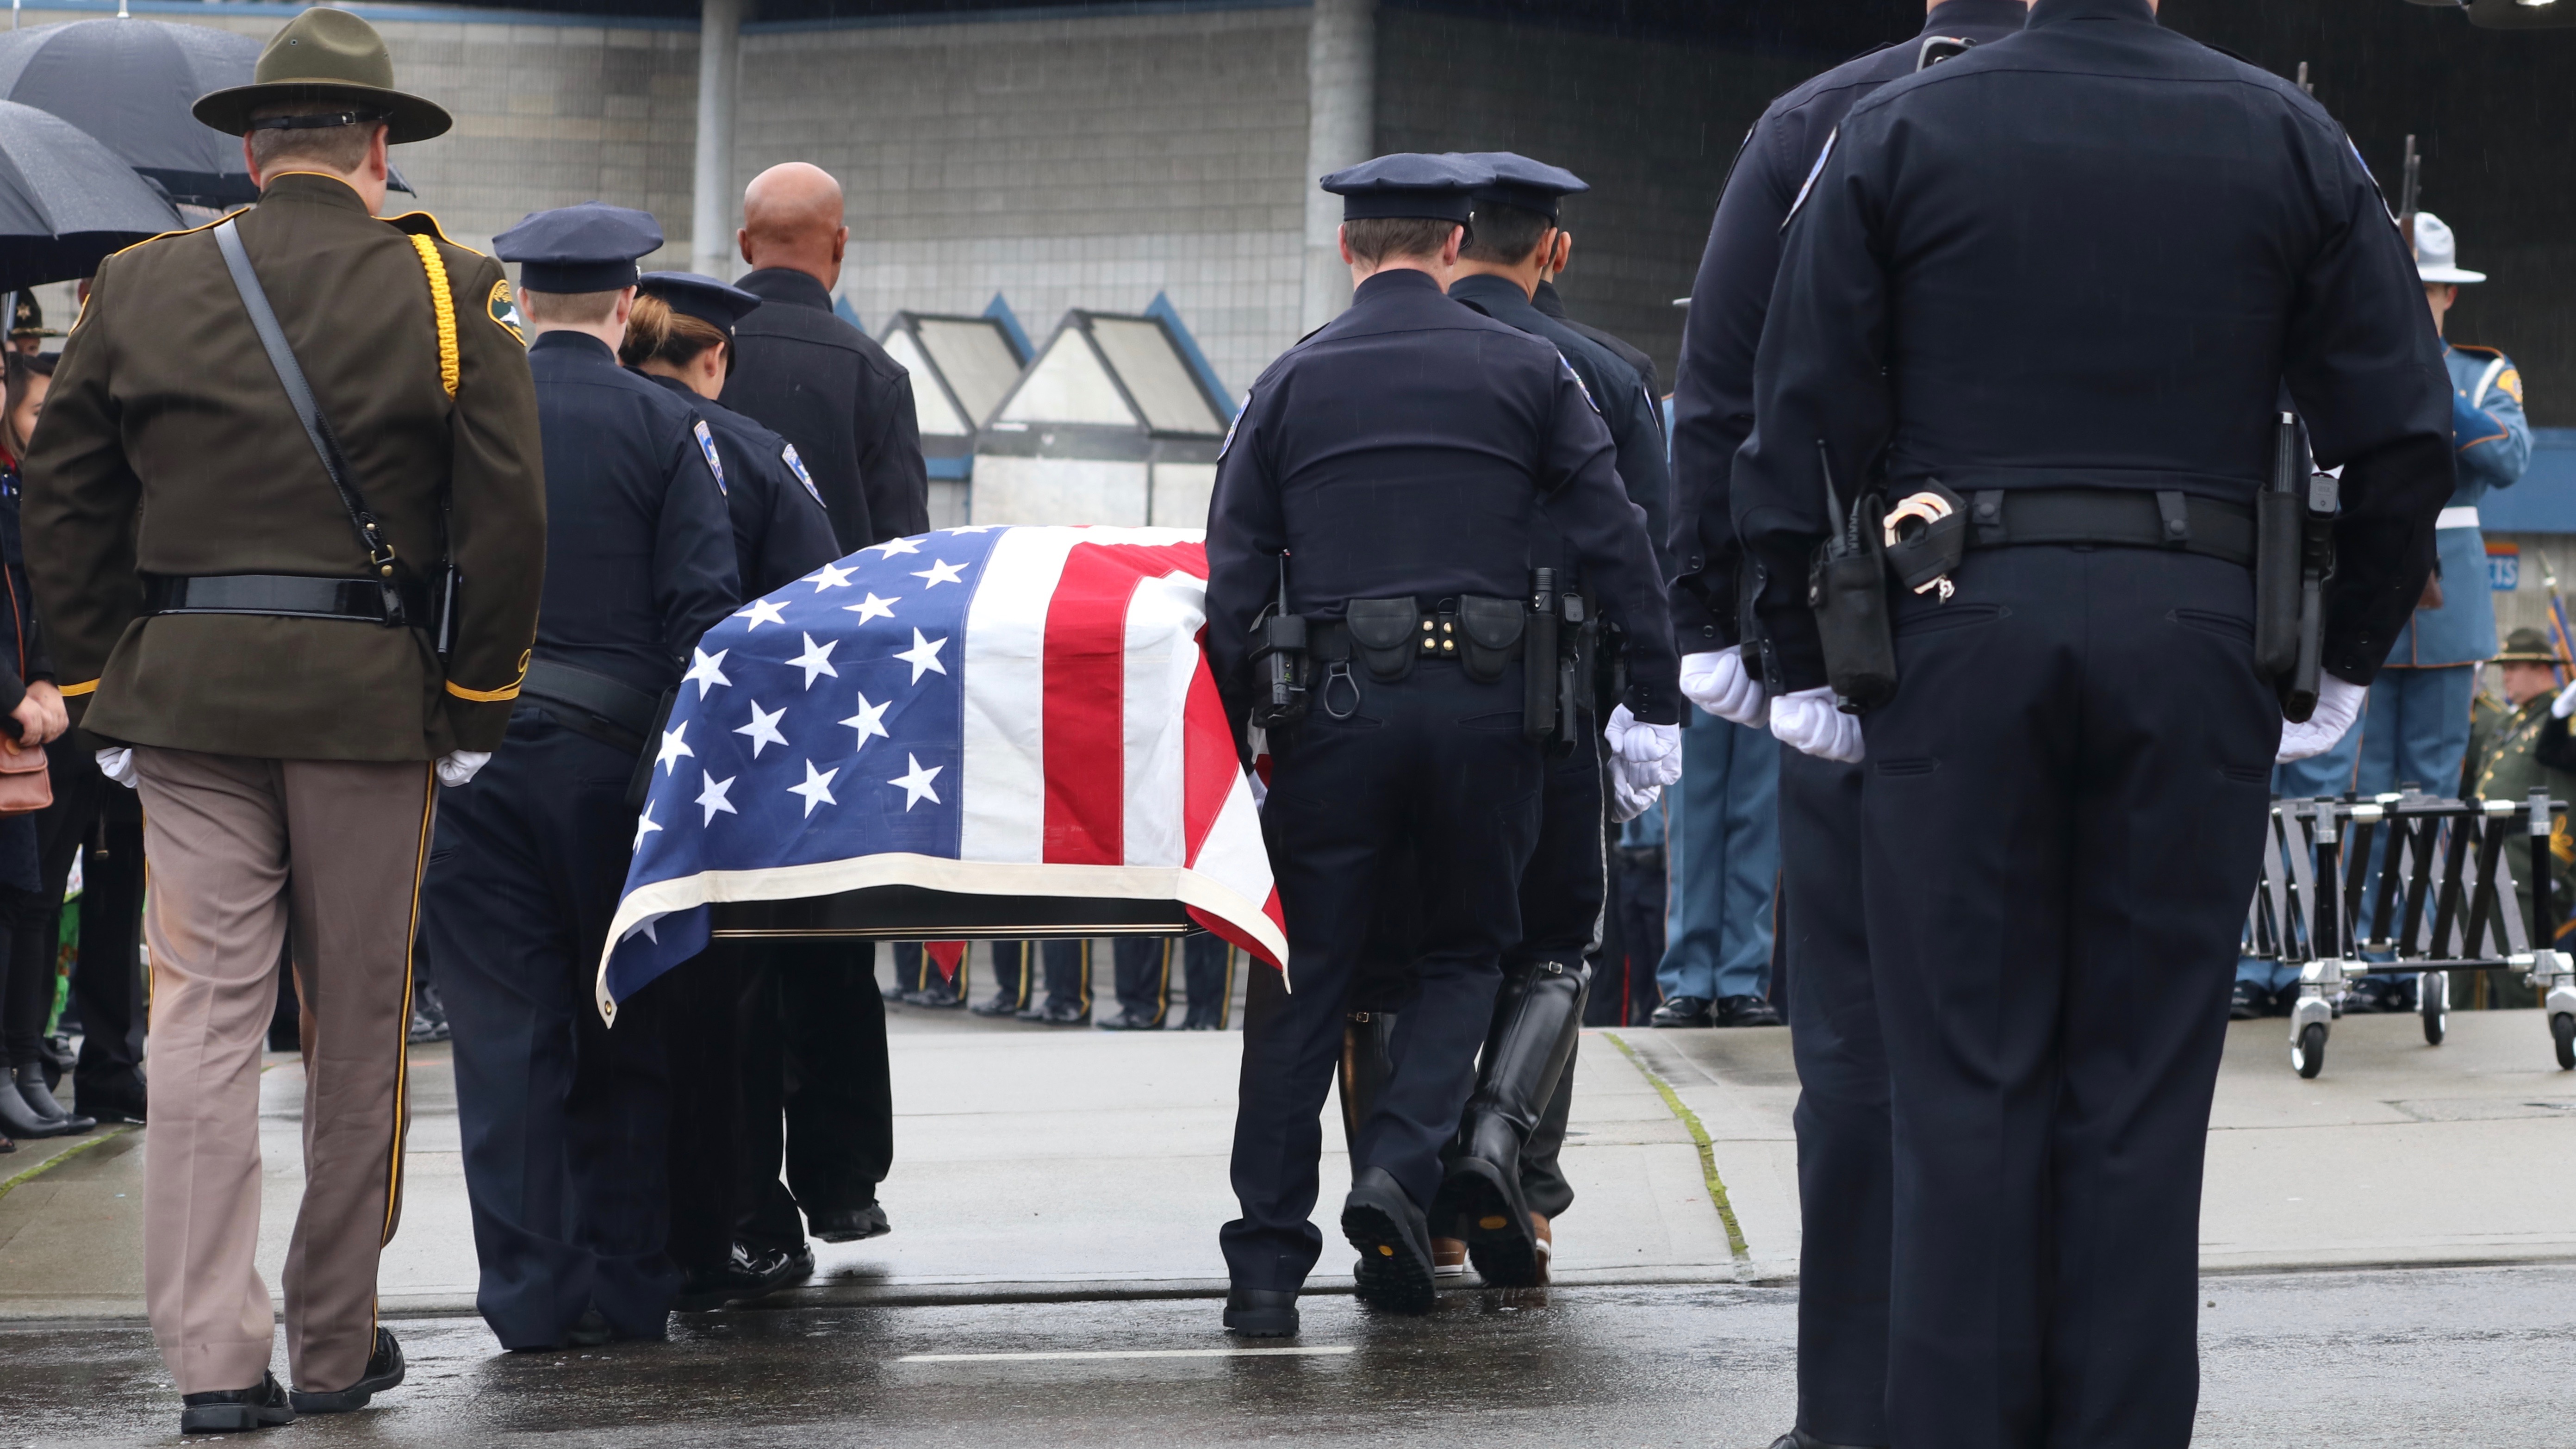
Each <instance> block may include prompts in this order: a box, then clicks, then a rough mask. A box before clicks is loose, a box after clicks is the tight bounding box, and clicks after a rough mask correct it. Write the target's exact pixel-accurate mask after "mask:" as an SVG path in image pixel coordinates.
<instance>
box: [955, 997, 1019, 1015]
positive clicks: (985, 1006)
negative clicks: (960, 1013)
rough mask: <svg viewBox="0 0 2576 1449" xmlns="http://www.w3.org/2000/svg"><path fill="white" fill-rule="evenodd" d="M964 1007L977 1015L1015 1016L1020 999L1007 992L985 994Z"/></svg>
mask: <svg viewBox="0 0 2576 1449" xmlns="http://www.w3.org/2000/svg"><path fill="white" fill-rule="evenodd" d="M966 1009H967V1010H968V1011H971V1012H973V1013H975V1014H976V1015H977V1016H1017V1015H1019V1012H1020V999H1019V998H1018V997H1016V996H1011V995H1007V994H1002V995H994V996H987V997H985V998H984V999H983V1000H981V1001H979V1002H976V1003H975V1004H974V1005H973V1006H970V1007H968V1008H966Z"/></svg>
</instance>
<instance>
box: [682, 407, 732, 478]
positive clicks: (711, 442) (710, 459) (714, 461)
mask: <svg viewBox="0 0 2576 1449" xmlns="http://www.w3.org/2000/svg"><path fill="white" fill-rule="evenodd" d="M689 431H690V432H691V433H692V434H694V435H696V437H697V440H698V451H699V452H701V453H704V454H706V455H707V471H708V472H710V473H713V474H715V475H716V491H717V492H718V493H730V492H731V491H732V490H730V489H728V488H726V487H725V480H724V459H722V458H719V457H717V456H716V435H715V434H714V433H712V432H709V431H708V430H707V420H706V419H704V418H700V419H698V420H697V422H696V423H695V424H693V425H692V426H691V427H690V428H689Z"/></svg>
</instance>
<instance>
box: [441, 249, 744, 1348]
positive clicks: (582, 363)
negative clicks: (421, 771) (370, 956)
mask: <svg viewBox="0 0 2576 1449" xmlns="http://www.w3.org/2000/svg"><path fill="white" fill-rule="evenodd" d="M661 244H662V231H661V228H660V227H658V226H656V225H654V222H653V218H652V217H651V216H650V215H649V214H647V213H645V212H641V211H632V210H629V209H627V208H625V207H622V206H605V205H602V204H600V203H598V202H595V201H594V202H585V203H583V204H582V205H579V206H568V207H565V208H563V209H561V210H559V211H541V212H537V213H535V214H534V215H531V216H529V217H527V218H526V219H524V220H522V221H521V222H520V223H519V224H518V225H517V226H514V227H512V228H510V229H509V230H508V231H505V232H503V233H501V234H500V235H499V236H497V237H494V238H493V246H494V247H495V249H496V250H498V251H499V253H500V254H501V257H502V259H503V260H505V261H514V262H517V263H519V264H520V270H519V281H520V285H521V288H522V291H521V294H520V298H519V305H520V307H521V309H522V310H523V312H524V315H525V317H526V323H527V326H528V328H529V330H530V332H531V333H532V334H533V335H532V339H531V342H530V345H529V348H528V365H529V366H530V368H532V369H533V370H534V372H535V374H536V381H537V408H538V417H539V419H540V421H541V423H542V425H543V429H544V434H545V458H546V511H547V512H548V514H550V515H551V516H552V517H553V518H554V519H555V520H556V524H557V526H556V528H555V530H554V531H553V533H552V534H551V535H550V536H549V537H548V538H547V540H546V567H545V602H544V608H543V610H542V611H541V612H540V614H539V615H538V626H537V645H536V658H535V661H534V662H533V663H531V664H530V665H529V666H528V677H527V682H526V684H525V685H523V686H522V687H521V690H520V694H519V700H518V708H517V709H516V710H515V711H514V712H513V713H512V715H511V717H510V732H509V738H508V740H507V741H506V742H505V743H504V744H503V745H502V746H501V748H500V750H499V751H498V752H496V753H495V754H494V756H493V759H492V763H491V764H490V765H489V766H488V767H486V768H485V770H484V771H483V773H482V774H481V775H480V776H478V777H476V779H475V780H474V782H473V783H472V784H471V785H468V786H465V787H464V788H462V789H459V790H454V791H451V792H449V794H448V797H447V802H446V803H447V808H446V810H445V812H444V813H443V815H442V817H441V818H440V820H439V825H438V848H437V851H436V853H435V854H434V855H433V856H432V857H431V859H430V867H429V904H430V912H429V922H430V949H431V953H432V955H433V956H435V957H436V959H437V960H438V962H439V982H440V988H439V989H440V991H441V993H442V994H443V995H444V996H445V997H446V999H447V1016H448V1022H449V1024H450V1025H451V1026H452V1027H453V1028H454V1029H455V1044H456V1046H455V1050H456V1116H457V1125H458V1129H459V1131H460V1134H461V1135H462V1137H463V1139H464V1154H465V1192H466V1197H467V1199H468V1201H469V1202H470V1203H471V1205H472V1209H473V1220H474V1254H475V1257H476V1258H477V1259H478V1260H479V1261H480V1263H481V1265H482V1278H481V1285H480V1287H479V1288H478V1289H477V1291H476V1293H475V1299H474V1306H475V1308H476V1309H477V1310H478V1311H480V1312H481V1313H482V1315H483V1321H484V1322H486V1323H488V1324H490V1325H491V1326H492V1332H493V1334H494V1336H496V1337H498V1338H499V1339H500V1340H501V1346H502V1347H503V1348H508V1349H545V1348H555V1347H558V1346H561V1345H563V1344H566V1343H599V1342H602V1341H605V1340H606V1339H608V1338H611V1337H619V1338H644V1339H658V1338H660V1337H662V1335H663V1331H664V1324H665V1321H666V1319H667V1317H668V1314H669V1309H670V1306H671V1299H672V1296H673V1294H674V1293H675V1292H676V1290H677V1289H678V1287H679V1275H678V1273H677V1272H675V1271H674V1270H673V1267H672V1265H671V1262H670V1260H669V1259H668V1258H667V1257H666V1256H665V1255H664V1244H665V1237H666V1232H667V1212H666V1201H665V1196H664V1184H663V1181H662V1175H663V1172H664V1162H665V1158H666V1154H667V1152H668V1150H669V1145H668V1141H667V1132H668V1127H667V1116H666V1114H667V1111H668V1106H669V1103H668V1096H669V1089H670V1082H669V1080H668V1075H667V1071H666V1069H665V1067H664V1064H663V1060H662V1057H663V1044H662V1041H661V1039H660V1037H659V1035H658V1030H657V1024H656V1021H655V1013H656V1012H657V1011H659V1010H661V1009H662V1006H663V1004H664V1001H663V998H661V997H660V996H658V995H657V994H656V992H654V991H646V992H643V993H640V994H638V995H637V996H636V997H635V998H634V999H632V1000H630V1001H628V1002H626V1003H625V1004H623V1005H622V1006H621V1007H620V1008H619V1010H618V1014H617V1015H618V1019H617V1023H616V1027H615V1029H614V1030H610V1029H609V1028H608V1027H607V1026H605V1025H604V1024H603V1023H602V1022H601V1020H600V1015H599V1009H598V1008H597V1007H596V1006H595V1005H593V1002H594V1000H595V996H594V992H595V987H594V984H593V983H594V981H595V979H596V977H597V974H598V971H599V958H600V951H601V948H602V947H603V946H604V945H605V944H606V938H607V931H608V918H609V916H610V915H611V913H613V912H614V911H615V910H616V908H617V894H618V891H619V889H620V888H621V887H622V886H623V885H624V884H625V880H626V863H627V860H628V858H629V856H630V855H632V853H633V848H634V841H635V836H636V833H637V831H638V830H639V829H643V828H647V826H646V825H644V824H642V823H639V822H638V821H637V819H636V816H635V807H634V806H633V805H631V804H629V803H628V801H629V799H630V798H631V796H630V782H632V781H633V780H634V777H635V776H636V774H637V771H638V760H639V757H641V759H642V762H643V767H644V768H650V766H651V763H652V751H651V749H650V742H651V737H652V734H653V731H654V727H655V725H656V723H657V722H658V716H659V713H660V711H661V709H662V706H663V701H664V698H665V696H667V695H668V694H669V693H670V692H671V691H672V690H673V689H675V688H677V687H678V686H679V684H680V682H681V679H680V677H681V672H682V670H683V668H684V667H685V666H686V664H687V661H688V660H689V657H690V653H691V650H692V647H693V646H694V645H695V644H696V642H697V640H698V636H699V635H701V634H703V633H705V632H706V630H707V627H708V626H709V625H711V624H713V623H715V622H716V621H717V620H719V619H721V618H723V617H724V616H725V615H726V614H727V613H729V612H731V611H732V609H733V607H734V605H735V602H736V585H735V579H736V574H735V565H734V544H733V529H732V527H731V525H730V522H729V520H728V519H727V517H726V509H725V495H724V493H723V491H722V489H721V487H720V485H719V484H718V483H717V481H716V478H715V475H714V472H713V470H712V469H711V468H710V467H709V466H708V463H707V456H706V451H705V448H704V446H703V445H702V443H701V442H700V440H699V437H698V432H697V427H698V423H699V417H698V414H697V412H696V410H695V409H694V408H693V407H692V406H691V405H690V403H689V402H688V401H687V400H686V399H685V398H683V397H681V396H679V395H677V394H675V393H673V392H671V391H668V390H666V389H664V388H662V387H661V386H659V385H657V384H655V383H653V382H651V381H649V380H647V379H645V378H642V377H638V376H636V375H635V374H634V373H631V372H628V371H626V370H625V369H623V368H621V367H619V366H618V365H617V347H618V344H619V343H621V342H622V341H624V340H625V333H626V324H627V321H628V319H629V316H630V315H631V311H632V308H633V306H634V303H635V285H636V281H637V274H636V268H635V258H637V257H639V256H642V255H643V254H645V253H646V252H650V251H652V250H653V249H654V248H656V247H658V246H660V245H661ZM514 320H515V319H514Z"/></svg>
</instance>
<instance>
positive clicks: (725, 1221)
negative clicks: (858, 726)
mask: <svg viewBox="0 0 2576 1449" xmlns="http://www.w3.org/2000/svg"><path fill="white" fill-rule="evenodd" d="M759 305H760V299H759V298H758V297H755V296H753V295H752V294H751V293H749V292H746V291H744V290H742V289H741V288H739V287H729V286H726V285H725V284H724V283H722V282H719V281H717V280H716V279H715V278H713V277H702V276H698V275H696V274H695V273H692V272H646V273H645V274H644V279H643V281H642V282H641V283H640V284H639V285H638V288H637V291H636V296H635V306H634V310H633V311H632V312H631V313H629V314H628V316H627V319H626V340H625V342H624V343H623V344H621V345H620V346H619V347H618V349H617V355H618V358H619V360H621V361H623V362H624V363H625V364H626V365H627V366H628V367H630V368H633V369H634V370H635V371H637V372H638V373H641V374H642V375H643V376H644V377H645V378H647V379H649V380H650V381H652V382H654V383H656V384H658V385H659V386H661V387H663V388H665V389H667V390H668V391H669V392H670V393H671V394H672V395H673V396H675V397H677V398H679V399H681V400H682V401H683V402H685V403H687V404H688V406H689V408H690V410H691V411H693V412H695V413H696V414H697V422H696V424H695V425H694V426H693V427H692V428H691V430H690V431H691V433H692V435H693V436H694V437H695V439H696V442H697V447H698V451H699V453H700V455H701V456H703V457H704V458H705V459H706V463H707V467H708V469H709V470H710V471H712V472H713V473H714V475H715V478H716V481H717V483H718V484H719V485H721V486H722V488H723V490H724V495H725V508H726V511H727V512H728V513H729V514H730V515H731V516H732V518H733V548H734V565H735V567H736V569H737V570H738V571H739V572H740V574H741V576H742V592H743V596H744V597H745V598H747V599H749V598H757V597H758V596H760V595H764V594H767V593H770V592H771V591H773V590H775V589H779V588H783V587H785V586H786V585H788V584H790V583H793V582H795V581H796V580H798V579H800V578H804V577H805V576H807V575H809V574H811V573H813V572H814V571H815V570H817V569H819V568H821V567H823V566H824V565H825V564H828V563H831V562H832V561H833V560H835V559H838V558H839V557H840V556H841V550H840V545H839V544H838V543H836V542H835V541H834V540H833V538H832V520H831V518H830V516H829V515H827V514H826V513H825V512H824V511H823V498H822V495H821V494H819V493H817V492H816V491H814V484H813V480H812V479H811V478H809V477H807V476H806V473H805V464H804V460H803V459H802V458H801V457H799V456H798V455H797V452H796V445H795V444H793V443H790V442H788V441H787V440H785V439H784V438H781V437H779V436H778V435H777V434H776V433H773V432H771V431H770V430H769V429H767V428H764V427H762V426H761V425H760V424H758V423H755V422H753V421H752V420H751V419H749V418H747V417H744V416H743V415H742V414H740V413H738V412H735V411H734V410H733V409H731V408H728V407H724V406H722V405H720V404H718V403H717V402H716V401H715V398H716V395H717V394H718V393H720V392H722V391H723V390H724V383H725V378H726V377H727V376H729V375H730V374H731V373H732V371H733V367H734V332H733V329H734V323H735V322H737V321H738V320H740V319H741V318H742V317H743V316H744V315H745V314H747V313H749V312H750V311H751V310H752V309H753V308H756V307H758V306H759ZM755 617H756V616H755ZM746 954H747V953H746V952H745V950H744V948H743V947H742V946H741V945H740V944H738V943H735V942H731V941H718V942H713V943H711V944H710V945H709V946H708V948H707V949H706V950H705V951H704V952H702V953H700V954H699V956H698V957H697V958H696V959H694V960H692V961H689V962H687V963H685V964H683V965H682V966H681V968H680V969H679V970H677V971H674V972H672V973H670V975H669V977H668V978H667V979H666V980H665V981H664V982H662V983H661V992H662V995H663V997H664V1002H663V1009H662V1010H661V1012H660V1013H659V1016H660V1024H661V1026H662V1028H663V1031H664V1033H665V1036H666V1039H667V1043H668V1048H669V1053H670V1055H669V1058H668V1061H667V1062H666V1064H665V1065H666V1068H667V1070H668V1071H669V1073H670V1079H671V1081H672V1083H673V1084H674V1090H673V1092H672V1094H671V1123H670V1126H671V1160H670V1173H671V1175H670V1189H671V1259H672V1262H673V1265H674V1266H676V1267H677V1268H678V1269H679V1270H680V1276H681V1279H682V1286H681V1291H680V1296H679V1298H678V1299H677V1300H676V1302H677V1306H679V1307H680V1308H682V1309H686V1310H702V1309H710V1308H717V1307H721V1306H723V1305H724V1304H725V1303H727V1302H730V1301H732V1300H734V1299H735V1298H739V1297H749V1296H756V1295H758V1294H760V1293H765V1292H767V1291H769V1290H770V1289H772V1288H776V1287H778V1286H779V1285H780V1284H781V1283H783V1282H785V1281H787V1279H788V1278H789V1277H790V1276H792V1275H796V1276H801V1275H799V1274H798V1273H797V1270H798V1268H799V1266H800V1264H799V1262H798V1260H797V1258H796V1256H795V1255H793V1254H789V1253H785V1252H772V1253H771V1254H770V1255H769V1256H768V1259H767V1261H765V1262H764V1261H756V1256H757V1255H754V1254H752V1253H750V1252H748V1251H746V1250H744V1249H743V1248H741V1247H740V1246H739V1245H738V1244H737V1242H736V1239H735V1233H734V1227H735V1219H736V1218H737V1216H738V1215H739V1208H740V1205H739V1203H738V1202H737V1187H736V1181H737V1179H738V1178H739V1176H740V1171H739V1167H738V1164H737V1163H736V1161H735V1146H736V1143H737V1141H738V1139H739V1136H740V1133H739V1129H738V1125H737V1124H738V1122H739V1120H740V1117H741V1114H742V1100H741V1096H742V1093H741V1083H742V1071H741V1065H740V1061H739V1057H740V1053H739V1051H738V1050H737V1040H736V1038H737V1033H736V1031H735V1029H734V1025H733V1021H734V1016H735V1012H736V1009H737V1003H738V1001H739V999H740V997H741V995H742V985H743V981H744V979H745V976H746V973H747V972H748V970H749V964H748V962H747V960H746ZM812 1266H813V1260H812V1259H811V1258H810V1257H806V1258H804V1259H803V1260H802V1262H801V1267H802V1268H803V1269H805V1270H807V1271H810V1270H811V1268H812Z"/></svg>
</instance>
